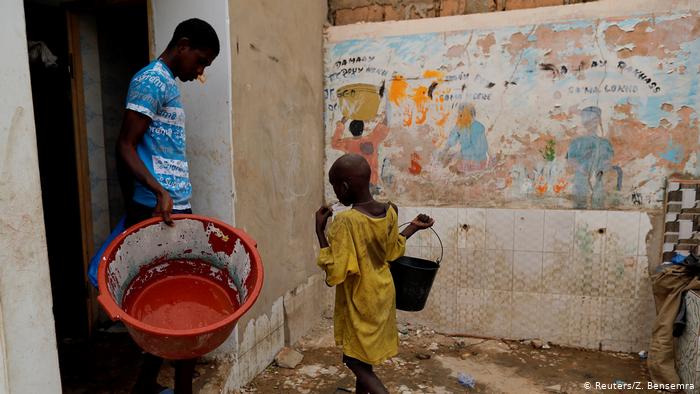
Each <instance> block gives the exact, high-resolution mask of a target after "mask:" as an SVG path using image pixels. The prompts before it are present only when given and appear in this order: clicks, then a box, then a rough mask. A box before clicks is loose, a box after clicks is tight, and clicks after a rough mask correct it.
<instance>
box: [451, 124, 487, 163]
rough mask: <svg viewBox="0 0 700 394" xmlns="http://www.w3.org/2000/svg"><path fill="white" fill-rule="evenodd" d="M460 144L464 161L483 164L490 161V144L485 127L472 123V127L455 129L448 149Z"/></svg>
mask: <svg viewBox="0 0 700 394" xmlns="http://www.w3.org/2000/svg"><path fill="white" fill-rule="evenodd" d="M458 142H459V145H460V153H461V155H462V159H464V160H469V161H475V162H482V161H485V160H486V159H488V150H489V147H488V142H487V141H486V132H485V129H484V125H482V124H481V123H479V122H477V121H472V124H471V126H470V127H455V128H454V129H452V132H450V136H449V138H448V139H447V148H448V149H449V148H451V147H453V146H455V145H456V144H457V143H458Z"/></svg>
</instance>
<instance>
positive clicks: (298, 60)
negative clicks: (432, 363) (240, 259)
mask: <svg viewBox="0 0 700 394" xmlns="http://www.w3.org/2000/svg"><path fill="white" fill-rule="evenodd" d="M188 17H200V18H202V19H204V20H207V21H208V22H210V23H211V24H212V25H213V26H214V28H215V29H216V30H217V32H218V33H219V39H220V41H221V47H222V52H221V54H220V55H219V57H218V58H217V59H216V60H215V62H214V64H213V65H212V67H211V70H209V69H208V70H207V72H206V74H207V81H206V83H205V85H203V86H200V85H199V83H198V82H196V83H190V84H186V85H185V86H183V87H182V91H183V98H184V105H185V110H186V112H187V137H188V158H189V160H190V171H191V174H192V183H193V188H194V197H193V207H194V210H195V211H196V212H197V213H202V214H205V215H206V214H212V215H213V216H218V217H220V218H222V219H224V220H225V221H228V222H231V223H234V225H236V226H237V227H241V228H243V229H244V230H246V231H247V232H248V233H249V234H250V235H251V236H252V237H253V238H254V239H255V240H256V241H257V242H258V249H259V250H260V253H261V255H262V258H263V264H264V266H265V274H266V275H265V285H264V288H263V292H262V294H261V296H260V298H259V300H258V302H257V304H256V305H255V307H254V308H253V310H251V311H250V312H249V313H248V314H247V315H246V316H245V317H244V318H243V319H242V320H240V321H239V323H238V326H237V327H236V328H235V329H234V333H233V334H232V336H231V338H229V340H228V341H227V342H226V343H225V344H224V345H222V346H221V347H220V348H219V349H218V350H217V351H215V352H214V353H213V354H212V355H211V357H216V358H223V359H226V360H228V361H230V362H231V363H230V365H231V368H230V371H229V373H228V377H227V381H226V384H225V386H226V388H225V390H229V389H233V388H236V387H239V386H240V385H242V384H245V383H246V382H248V381H249V380H251V379H252V378H253V377H255V375H256V374H257V373H258V372H260V371H261V370H263V369H264V368H265V367H267V365H269V363H270V362H271V361H272V360H273V358H274V356H275V354H276V353H277V351H278V350H279V349H280V348H281V347H282V346H284V345H285V343H286V344H292V343H294V342H296V340H297V339H298V338H299V337H300V336H301V335H302V334H304V333H305V332H306V331H307V330H308V329H309V328H311V327H313V325H314V324H315V322H316V321H317V320H318V319H319V318H320V316H321V312H322V310H323V309H324V308H325V307H327V306H328V304H329V303H330V301H331V299H332V293H329V290H328V289H327V288H326V286H325V285H324V283H323V280H322V278H321V276H320V275H318V270H317V269H316V266H315V264H314V262H315V259H316V251H317V249H316V248H314V245H315V243H316V241H315V237H314V232H313V228H314V224H313V212H314V211H315V210H316V209H317V208H318V206H320V204H321V201H322V192H321V190H322V184H321V172H322V168H323V159H322V158H323V137H322V135H323V124H322V118H321V108H322V106H323V101H322V95H321V92H322V86H323V69H322V36H323V30H322V27H323V23H324V20H325V17H326V5H325V4H323V3H322V2H318V1H313V0H307V1H303V2H302V1H300V2H297V3H295V5H294V7H288V4H287V3H286V2H282V1H255V2H250V1H226V0H211V1H208V2H206V4H205V5H203V4H202V3H197V4H194V3H191V2H187V1H178V2H176V3H173V2H172V1H167V2H166V1H160V0H154V1H152V18H153V27H154V37H155V46H156V49H155V53H156V54H159V53H160V51H161V50H162V48H163V46H164V45H165V44H166V43H167V40H169V39H170V35H171V34H172V31H173V29H174V27H175V25H176V24H177V23H178V22H179V21H181V20H183V19H185V18H188ZM270 20H274V21H275V23H274V24H269V21H270ZM261 26H265V28H262V27H261ZM229 29H230V31H229ZM224 104H226V105H230V106H232V110H231V108H228V107H227V106H226V105H224ZM226 116H229V117H231V118H230V119H232V121H230V123H226V122H227V121H226ZM227 171H228V174H227V173H226V172H227ZM234 178H235V180H236V182H235V189H233V188H232V187H233V184H232V180H233V179H234ZM234 190H235V192H234ZM234 193H235V194H234ZM233 201H235V205H232V204H231V202H233ZM234 212H235V214H234Z"/></svg>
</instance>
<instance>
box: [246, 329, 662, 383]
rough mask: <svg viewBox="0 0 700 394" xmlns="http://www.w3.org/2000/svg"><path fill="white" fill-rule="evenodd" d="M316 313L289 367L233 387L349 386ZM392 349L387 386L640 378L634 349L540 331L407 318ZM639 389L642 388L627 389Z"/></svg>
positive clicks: (383, 368) (641, 363) (382, 371)
mask: <svg viewBox="0 0 700 394" xmlns="http://www.w3.org/2000/svg"><path fill="white" fill-rule="evenodd" d="M331 324H332V321H331V320H330V319H324V320H323V323H322V324H321V325H320V326H318V327H317V328H316V329H315V330H314V331H313V332H312V333H311V334H309V335H307V336H306V337H305V338H304V339H302V340H301V341H300V343H298V344H297V346H295V349H296V350H298V351H299V352H300V353H302V354H303V361H302V362H301V363H300V364H299V365H298V366H297V367H296V368H294V369H286V368H280V367H278V366H277V365H275V364H273V365H271V366H270V367H268V368H267V369H266V370H265V371H264V372H262V373H261V374H260V375H258V377H256V378H255V380H253V382H251V383H250V384H249V385H247V386H246V387H244V388H242V389H241V393H301V394H311V393H323V394H325V393H328V394H332V393H352V392H354V391H355V389H354V386H355V381H354V377H353V375H352V372H350V370H349V369H347V368H346V367H345V366H344V365H343V364H342V362H341V356H342V354H341V351H340V349H338V348H337V347H335V344H334V342H333V329H332V325H331ZM398 330H399V337H400V341H401V345H400V348H399V352H400V353H399V355H398V356H396V357H394V358H392V359H391V360H388V361H387V362H385V363H384V364H382V365H380V366H378V367H377V368H376V369H375V370H376V372H377V374H378V375H379V377H380V378H381V379H382V380H383V381H384V383H385V385H386V386H387V388H388V389H389V392H391V393H399V394H419V393H436V394H439V393H465V392H474V393H509V394H510V393H571V394H574V393H581V394H583V393H587V394H588V393H597V392H600V393H602V392H604V391H597V390H595V389H593V390H586V389H585V387H584V384H585V383H586V382H590V383H592V384H595V382H601V383H606V384H612V383H614V382H615V381H617V380H620V381H625V382H636V381H640V382H647V381H648V380H649V376H648V373H647V370H646V367H645V360H643V359H641V358H640V356H639V355H638V354H627V353H608V352H598V351H590V350H583V349H573V348H563V347H559V346H556V345H553V344H550V343H548V342H547V341H546V340H542V339H532V340H524V341H503V340H495V339H479V338H462V337H451V336H447V335H442V334H439V333H436V332H435V331H433V330H431V329H428V328H425V327H422V326H416V325H411V324H407V323H400V324H399V325H398ZM635 392H640V393H643V392H645V391H643V390H640V391H635Z"/></svg>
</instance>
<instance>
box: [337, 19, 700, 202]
mask: <svg viewBox="0 0 700 394" xmlns="http://www.w3.org/2000/svg"><path fill="white" fill-rule="evenodd" d="M698 26H700V16H699V15H698V14H696V13H678V14H668V15H655V16H644V15H642V16H634V17H628V18H617V19H607V20H596V21H571V22H564V23H555V24H540V25H526V26H519V27H509V28H498V29H495V30H467V31H458V32H447V33H431V34H420V35H405V36H396V37H382V38H375V39H361V40H348V41H343V42H339V43H331V44H327V46H326V59H325V61H326V64H325V82H326V89H325V104H326V107H325V123H326V126H325V127H326V136H327V138H328V144H327V153H328V162H327V165H328V163H332V161H333V160H334V159H335V158H336V157H338V156H339V155H341V154H343V153H345V152H354V153H359V154H362V155H364V156H365V157H366V158H367V159H368V161H369V162H370V164H371V167H372V180H371V181H372V188H373V191H374V192H375V193H376V194H377V195H379V196H381V197H384V198H390V199H392V200H394V201H397V202H400V203H403V204H412V205H426V204H435V205H468V206H497V205H504V204H505V205H509V206H514V207H515V206H540V207H562V208H588V209H599V208H634V207H643V208H655V207H659V206H661V203H662V200H663V186H664V180H665V177H666V176H667V175H669V174H671V173H688V174H691V175H696V176H697V175H700V161H699V158H698V157H697V155H698V154H699V153H698V152H700V146H699V145H700V142H699V138H700V133H699V131H698V117H697V112H698V103H697V101H698V100H697V90H698V82H699V81H698V74H699V73H700V28H698ZM327 194H328V195H329V196H331V195H332V191H331V190H328V191H327Z"/></svg>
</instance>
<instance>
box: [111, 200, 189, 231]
mask: <svg viewBox="0 0 700 394" xmlns="http://www.w3.org/2000/svg"><path fill="white" fill-rule="evenodd" d="M154 208H155V207H149V206H146V205H142V204H139V203H137V202H134V201H131V202H130V203H129V204H128V205H127V207H126V220H125V221H124V227H126V228H129V227H131V226H133V225H134V224H136V223H139V222H142V221H144V220H146V219H150V218H152V217H153V209H154ZM173 213H192V210H191V209H173Z"/></svg>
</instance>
